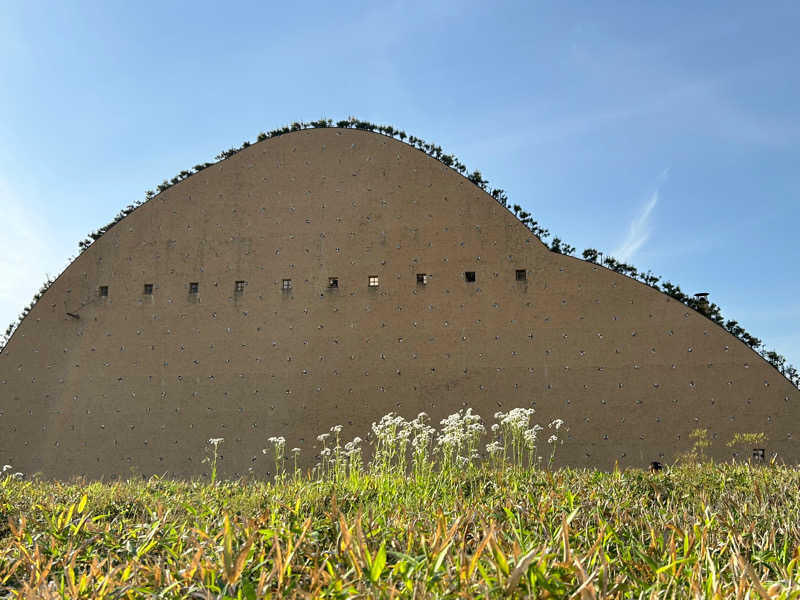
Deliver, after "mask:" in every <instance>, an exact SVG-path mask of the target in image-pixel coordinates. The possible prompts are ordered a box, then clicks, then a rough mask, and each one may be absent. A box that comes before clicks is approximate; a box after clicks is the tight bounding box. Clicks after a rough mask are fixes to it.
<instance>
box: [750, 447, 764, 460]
mask: <svg viewBox="0 0 800 600" xmlns="http://www.w3.org/2000/svg"><path fill="white" fill-rule="evenodd" d="M766 458H767V451H766V449H765V448H753V460H764V459H766Z"/></svg>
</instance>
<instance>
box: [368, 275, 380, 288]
mask: <svg viewBox="0 0 800 600" xmlns="http://www.w3.org/2000/svg"><path fill="white" fill-rule="evenodd" d="M379 285H380V279H379V278H378V276H377V275H370V276H369V287H378V286H379Z"/></svg>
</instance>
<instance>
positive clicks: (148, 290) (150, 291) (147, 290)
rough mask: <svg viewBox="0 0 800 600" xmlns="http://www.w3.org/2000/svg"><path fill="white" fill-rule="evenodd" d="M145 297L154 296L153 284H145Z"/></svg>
mask: <svg viewBox="0 0 800 600" xmlns="http://www.w3.org/2000/svg"><path fill="white" fill-rule="evenodd" d="M144 295H145V296H152V295H153V284H152V283H145V284H144Z"/></svg>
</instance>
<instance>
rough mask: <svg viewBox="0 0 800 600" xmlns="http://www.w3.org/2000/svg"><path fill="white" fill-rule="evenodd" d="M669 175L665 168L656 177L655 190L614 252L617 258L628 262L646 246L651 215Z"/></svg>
mask: <svg viewBox="0 0 800 600" xmlns="http://www.w3.org/2000/svg"><path fill="white" fill-rule="evenodd" d="M668 177H669V169H668V168H667V169H664V170H663V171H662V172H661V174H660V175H659V176H658V178H657V179H656V184H655V188H654V189H653V191H652V192H651V193H650V195H649V196H648V197H647V199H646V200H645V202H644V204H643V205H642V207H641V208H640V210H639V214H638V215H637V216H636V218H635V219H634V220H633V221H631V224H630V226H629V227H628V233H627V235H626V236H625V239H624V240H623V242H622V243H621V244H620V245H619V247H618V248H617V249H616V250H615V251H614V252H613V253H612V255H613V256H614V257H615V258H616V259H617V260H621V261H622V262H628V261H629V260H631V259H632V258H633V257H634V256H635V255H636V253H637V252H638V251H639V249H640V248H641V247H642V246H644V244H645V243H646V242H647V240H648V239H649V238H650V231H651V227H650V222H651V217H652V215H653V211H654V210H655V208H656V205H657V204H658V200H659V195H660V188H661V186H663V185H664V183H665V182H666V180H667V178H668Z"/></svg>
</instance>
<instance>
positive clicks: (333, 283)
mask: <svg viewBox="0 0 800 600" xmlns="http://www.w3.org/2000/svg"><path fill="white" fill-rule="evenodd" d="M328 287H329V288H338V287H339V278H338V277H328Z"/></svg>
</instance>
